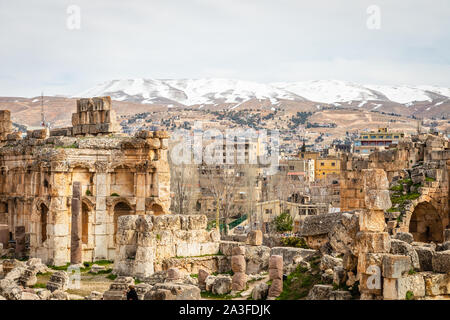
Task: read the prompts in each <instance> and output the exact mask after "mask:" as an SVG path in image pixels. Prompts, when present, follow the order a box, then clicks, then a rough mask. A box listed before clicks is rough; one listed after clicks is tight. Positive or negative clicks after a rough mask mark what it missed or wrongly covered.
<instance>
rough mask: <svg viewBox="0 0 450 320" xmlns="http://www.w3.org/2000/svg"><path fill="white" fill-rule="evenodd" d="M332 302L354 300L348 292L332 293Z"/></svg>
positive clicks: (338, 291)
mask: <svg viewBox="0 0 450 320" xmlns="http://www.w3.org/2000/svg"><path fill="white" fill-rule="evenodd" d="M329 299H330V300H352V295H351V293H350V292H348V291H342V290H337V291H331V292H330V298H329Z"/></svg>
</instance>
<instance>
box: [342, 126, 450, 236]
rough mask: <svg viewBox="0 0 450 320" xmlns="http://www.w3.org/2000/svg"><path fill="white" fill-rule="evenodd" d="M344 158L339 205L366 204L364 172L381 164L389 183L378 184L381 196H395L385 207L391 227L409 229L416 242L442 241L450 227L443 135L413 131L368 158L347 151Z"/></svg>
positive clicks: (449, 163) (449, 155)
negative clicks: (381, 188) (415, 134)
mask: <svg viewBox="0 0 450 320" xmlns="http://www.w3.org/2000/svg"><path fill="white" fill-rule="evenodd" d="M342 163H343V171H342V175H341V180H340V181H341V211H348V210H358V209H364V208H366V207H367V202H368V200H370V198H371V197H370V196H371V195H370V194H369V191H368V190H367V183H368V181H365V180H364V174H363V173H364V172H365V171H367V170H370V169H382V170H383V171H385V174H386V175H387V178H388V182H389V184H388V185H386V186H385V188H384V189H383V190H378V193H379V194H381V193H382V195H383V196H382V197H380V198H378V201H381V202H383V203H385V202H388V201H389V200H391V201H392V207H391V208H389V209H388V210H387V211H386V212H385V218H386V221H387V228H388V231H389V232H391V233H392V234H395V233H396V232H410V233H411V234H412V235H413V237H414V240H415V241H418V242H434V243H441V242H443V241H444V230H445V229H449V228H450V205H449V204H450V189H449V182H450V147H449V141H448V139H447V138H446V137H445V136H442V135H431V134H421V135H417V136H413V137H412V138H411V139H409V140H407V139H405V140H404V141H402V142H399V143H398V145H394V146H392V147H391V148H389V149H388V150H384V151H378V152H374V153H373V154H371V155H370V156H369V157H368V158H367V159H362V158H359V157H353V158H350V157H346V156H344V158H343V161H342ZM377 179H380V177H376V179H375V180H377ZM370 192H372V193H373V192H374V191H370Z"/></svg>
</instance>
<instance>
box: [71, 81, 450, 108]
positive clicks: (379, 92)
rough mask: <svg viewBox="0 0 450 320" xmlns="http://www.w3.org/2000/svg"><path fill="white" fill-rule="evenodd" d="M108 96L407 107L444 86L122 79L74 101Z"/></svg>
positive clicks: (449, 93) (447, 93)
mask: <svg viewBox="0 0 450 320" xmlns="http://www.w3.org/2000/svg"><path fill="white" fill-rule="evenodd" d="M102 95H110V96H111V97H112V98H113V99H115V100H119V101H124V100H130V101H137V102H141V103H149V104H152V103H158V102H159V103H178V104H182V105H187V106H192V105H207V104H217V103H229V104H242V103H244V102H245V101H248V100H251V99H258V100H266V99H268V100H270V101H271V102H272V103H273V104H274V103H277V102H279V101H280V100H295V101H305V100H310V101H315V102H320V103H337V102H347V101H360V102H362V101H374V100H377V101H386V102H389V101H392V102H397V103H401V104H405V105H407V104H410V103H411V102H414V101H429V102H431V101H433V100H434V99H435V98H436V97H437V98H446V97H447V98H449V97H450V88H444V87H436V86H405V85H402V86H386V85H360V84H357V83H352V82H346V81H338V80H314V81H299V82H277V83H269V84H263V83H257V82H251V81H242V80H233V79H220V78H207V79H142V78H139V79H126V80H112V81H107V82H103V83H101V84H99V85H97V86H95V87H93V88H91V89H89V90H87V91H84V92H82V93H80V94H78V95H76V96H74V97H92V96H102Z"/></svg>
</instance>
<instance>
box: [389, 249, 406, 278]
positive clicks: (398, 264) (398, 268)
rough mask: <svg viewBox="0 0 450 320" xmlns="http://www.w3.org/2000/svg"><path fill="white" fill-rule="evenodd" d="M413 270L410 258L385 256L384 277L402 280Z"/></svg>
mask: <svg viewBox="0 0 450 320" xmlns="http://www.w3.org/2000/svg"><path fill="white" fill-rule="evenodd" d="M411 268H412V265H411V258H410V257H409V256H400V255H393V254H386V255H384V256H383V277H386V278H395V279H398V278H401V277H402V276H403V275H404V274H407V273H408V272H409V271H410V270H411Z"/></svg>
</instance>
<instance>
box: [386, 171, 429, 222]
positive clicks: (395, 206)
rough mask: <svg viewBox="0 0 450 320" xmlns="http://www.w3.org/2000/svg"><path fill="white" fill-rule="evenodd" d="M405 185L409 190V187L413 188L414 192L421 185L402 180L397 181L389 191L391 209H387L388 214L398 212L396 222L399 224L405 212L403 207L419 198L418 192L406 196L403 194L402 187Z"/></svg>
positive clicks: (409, 180)
mask: <svg viewBox="0 0 450 320" xmlns="http://www.w3.org/2000/svg"><path fill="white" fill-rule="evenodd" d="M404 184H406V185H407V186H408V189H410V188H411V186H414V188H415V189H416V190H418V189H419V188H420V187H421V186H422V185H421V184H420V183H417V184H413V182H412V180H411V179H403V180H399V181H398V184H397V185H395V186H392V187H391V188H390V190H391V191H392V193H391V202H392V208H390V209H388V210H387V211H388V212H391V213H392V212H400V215H399V216H398V218H397V221H398V222H401V221H402V220H403V216H404V211H405V205H406V204H407V203H408V202H409V201H411V200H415V199H417V198H419V197H420V193H418V192H409V193H406V194H403V191H404V188H403V185H404Z"/></svg>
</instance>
